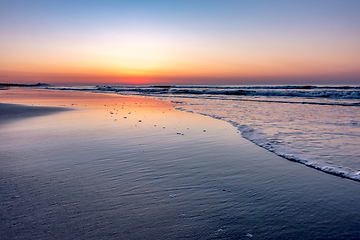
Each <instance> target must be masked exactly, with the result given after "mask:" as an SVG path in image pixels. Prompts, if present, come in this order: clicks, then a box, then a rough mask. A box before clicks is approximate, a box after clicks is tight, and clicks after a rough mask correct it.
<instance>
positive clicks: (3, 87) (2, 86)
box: [0, 83, 50, 90]
mask: <svg viewBox="0 0 360 240" xmlns="http://www.w3.org/2000/svg"><path fill="white" fill-rule="evenodd" d="M42 86H50V84H47V83H36V84H21V83H0V90H7V89H9V88H10V87H42Z"/></svg>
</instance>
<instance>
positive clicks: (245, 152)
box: [0, 89, 360, 239]
mask: <svg viewBox="0 0 360 240" xmlns="http://www.w3.org/2000/svg"><path fill="white" fill-rule="evenodd" d="M0 102H2V103H19V104H29V105H32V104H34V105H36V106H41V107H43V106H53V107H55V106H57V107H66V108H71V109H74V111H58V112H51V113H52V114H50V115H43V116H37V117H28V118H17V120H16V121H7V122H4V123H2V124H1V125H0V131H1V135H0V164H1V174H0V188H1V193H2V194H1V199H0V200H1V203H2V205H1V209H0V210H1V221H0V226H1V227H0V238H1V239H15V238H18V239H109V238H110V239H184V238H189V239H357V238H358V236H359V235H360V230H359V227H358V226H359V225H360V204H359V203H360V184H359V183H358V182H354V181H351V180H348V179H342V178H340V177H337V176H332V175H328V174H325V173H322V172H319V171H317V170H314V169H309V168H307V167H306V166H303V165H300V164H297V163H293V162H289V161H288V160H285V159H282V158H280V157H278V156H276V155H274V154H272V153H270V152H268V151H266V150H264V149H262V148H259V147H257V146H255V145H254V144H252V143H250V142H249V141H247V140H245V139H243V138H242V137H241V135H240V133H238V131H237V129H235V128H234V127H232V126H231V125H230V124H228V123H225V122H222V121H219V120H214V119H211V118H209V117H205V116H200V115H195V114H190V113H184V112H180V111H176V110H174V109H172V106H173V104H171V103H168V102H162V101H158V100H155V99H151V98H143V97H121V96H116V95H106V94H89V93H79V92H58V91H46V90H27V89H13V90H6V91H2V92H1V93H0ZM2 106H6V107H7V108H11V107H13V108H14V109H15V108H17V107H19V108H18V110H19V111H20V110H21V108H26V109H30V108H34V107H30V106H29V107H24V106H16V105H4V104H2ZM12 111H15V110H12ZM24 111H25V110H24ZM8 112H9V111H8ZM14 119H15V118H14Z"/></svg>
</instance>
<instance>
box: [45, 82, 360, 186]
mask: <svg viewBox="0 0 360 240" xmlns="http://www.w3.org/2000/svg"><path fill="white" fill-rule="evenodd" d="M50 88H51V87H50ZM54 88H56V89H61V90H77V91H93V92H108V93H118V94H135V95H145V96H156V97H161V98H162V99H165V100H168V101H174V102H179V103H183V106H181V107H177V109H180V110H184V111H189V112H194V113H198V114H203V115H207V116H211V117H213V118H216V119H221V120H225V121H227V122H230V123H231V124H233V125H234V126H236V127H237V128H238V129H239V130H240V131H241V133H242V136H243V137H245V138H246V139H248V140H250V141H252V142H254V143H255V144H257V145H258V146H261V147H263V148H265V149H267V150H269V151H271V152H274V153H276V154H277V155H279V156H281V157H284V158H287V159H289V160H292V161H297V162H301V163H303V164H305V165H307V166H310V167H312V168H316V169H319V170H322V171H324V172H327V173H331V174H334V175H338V176H341V177H347V178H350V179H353V180H358V181H360V145H359V143H360V86H358V85H352V86H339V85H333V86H325V85H319V86H315V85H312V86H251V85H248V86H246V85H245V86H241V85H225V86H212V85H209V86H155V87H154V86H87V87H84V86H77V87H54Z"/></svg>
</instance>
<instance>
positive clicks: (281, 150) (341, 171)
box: [175, 106, 360, 181]
mask: <svg viewBox="0 0 360 240" xmlns="http://www.w3.org/2000/svg"><path fill="white" fill-rule="evenodd" d="M175 109H177V110H180V111H185V112H189V113H194V112H193V111H188V110H186V109H185V108H183V107H179V106H177V107H175ZM196 114H200V115H204V116H208V117H211V118H214V119H218V120H222V121H226V122H228V123H230V124H231V125H233V126H234V127H236V128H237V129H238V130H239V131H240V132H241V136H242V137H243V138H245V139H247V140H249V141H251V142H253V143H255V144H256V145H257V146H259V147H262V148H264V149H266V150H268V151H270V152H273V153H275V154H276V155H278V156H280V157H283V158H285V159H287V160H290V161H293V162H297V163H301V164H304V165H306V166H308V167H311V168H314V169H317V170H320V171H322V172H325V173H329V174H332V175H336V176H339V177H343V178H348V179H351V180H355V181H360V171H354V170H353V169H350V168H346V167H342V166H329V165H327V164H325V163H321V162H317V161H315V160H312V159H311V157H304V156H301V155H300V154H296V153H295V152H296V150H293V149H291V148H289V147H286V146H279V145H278V144H277V143H276V142H275V141H272V140H270V139H268V138H267V137H266V136H265V135H264V134H262V133H261V132H258V131H256V130H255V129H254V128H252V127H250V126H248V125H245V124H243V125H240V124H239V123H237V122H234V121H231V120H225V119H224V118H223V117H219V116H216V115H210V114H204V113H200V112H196Z"/></svg>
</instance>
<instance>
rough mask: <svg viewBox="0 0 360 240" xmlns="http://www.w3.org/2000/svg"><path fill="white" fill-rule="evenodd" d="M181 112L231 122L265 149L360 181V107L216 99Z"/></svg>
mask: <svg viewBox="0 0 360 240" xmlns="http://www.w3.org/2000/svg"><path fill="white" fill-rule="evenodd" d="M178 100H181V101H182V102H184V103H186V104H185V105H184V106H181V107H177V108H178V109H182V110H185V111H189V112H194V113H200V114H204V115H208V116H212V117H214V118H217V119H222V120H225V121H227V122H230V123H232V124H233V125H234V126H236V127H237V128H238V129H239V130H240V131H241V132H242V135H243V136H244V137H245V138H246V139H249V140H251V141H252V142H254V143H256V144H257V145H259V146H261V147H264V148H265V149H267V150H270V151H272V152H275V153H276V154H278V155H280V156H283V157H285V158H288V159H291V160H295V161H299V162H301V163H304V164H306V165H309V166H312V167H315V168H318V169H321V170H323V171H326V172H330V173H334V174H339V175H342V176H346V177H349V178H351V179H354V180H360V146H359V143H360V122H359V120H360V118H359V117H360V108H359V107H357V106H340V105H313V104H297V103H284V102H281V103H280V102H257V101H234V100H212V99H206V100H202V99H178Z"/></svg>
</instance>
